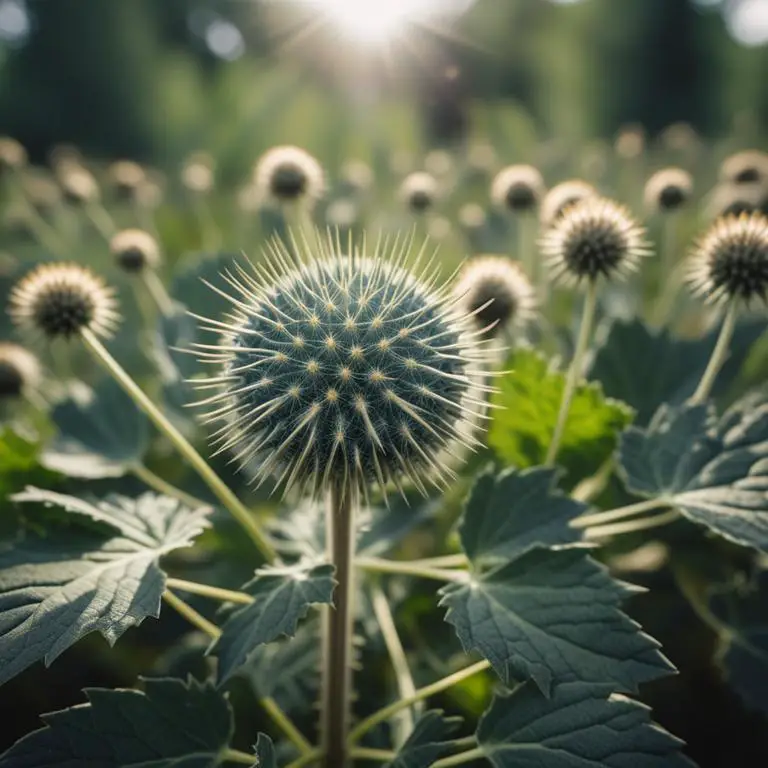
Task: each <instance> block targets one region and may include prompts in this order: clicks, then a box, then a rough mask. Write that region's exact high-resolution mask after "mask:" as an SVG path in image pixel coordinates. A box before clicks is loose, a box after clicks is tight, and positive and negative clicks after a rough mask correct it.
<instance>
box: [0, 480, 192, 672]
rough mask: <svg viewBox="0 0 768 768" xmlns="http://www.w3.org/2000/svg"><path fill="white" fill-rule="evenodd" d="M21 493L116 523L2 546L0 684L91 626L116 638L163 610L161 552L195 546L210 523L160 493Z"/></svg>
mask: <svg viewBox="0 0 768 768" xmlns="http://www.w3.org/2000/svg"><path fill="white" fill-rule="evenodd" d="M13 500H14V501H19V502H39V503H42V504H44V505H55V506H59V507H63V508H64V509H66V510H67V511H68V512H71V513H74V514H75V516H78V517H79V516H80V515H82V516H84V517H85V518H88V519H90V520H93V521H96V522H97V523H102V524H105V525H106V526H109V528H112V529H113V532H107V533H102V532H101V531H100V530H94V529H93V527H91V529H90V530H86V529H84V530H78V529H75V530H72V529H68V530H65V531H63V532H57V533H56V534H55V535H51V536H49V537H40V536H28V537H27V538H24V539H21V540H19V541H15V542H10V543H8V542H7V543H6V544H5V546H4V547H3V548H2V549H0V683H4V682H5V681H7V680H9V679H10V678H12V677H13V676H14V675H17V674H18V673H19V672H21V671H22V670H24V669H26V668H27V667H28V666H30V664H33V663H34V662H35V661H38V660H40V659H44V660H45V663H46V665H49V664H51V662H53V660H54V659H56V657H57V656H59V655H60V654H61V653H62V652H63V651H65V650H66V649H67V648H68V647H69V646H71V645H72V644H73V643H75V642H77V641H78V640H79V639H80V638H81V637H83V636H85V635H86V634H88V633H89V632H96V631H98V632H101V634H102V635H103V636H104V637H105V638H106V639H107V640H108V641H109V643H110V644H113V643H114V642H115V641H116V640H117V639H118V638H119V637H120V636H121V635H122V634H123V632H125V631H126V630H127V629H128V628H129V627H132V626H135V625H137V624H140V623H141V622H142V621H143V619H144V618H146V617H147V616H153V617H157V616H159V614H160V598H161V596H162V594H163V590H164V589H165V574H164V573H163V572H162V571H161V570H160V568H159V566H158V560H159V558H160V557H161V556H162V555H164V554H166V553H168V552H171V551H172V550H174V549H178V548H180V547H186V546H189V544H191V542H192V540H193V539H194V538H195V536H197V535H198V534H199V533H201V532H202V530H203V529H204V528H205V527H206V521H205V510H198V511H195V512H192V511H190V510H189V509H187V508H186V507H183V506H182V505H181V503H180V502H179V501H177V500H176V499H171V498H169V497H167V496H157V495H155V494H153V493H146V494H144V495H143V496H140V497H139V498H137V499H129V498H126V497H124V496H109V497H107V498H106V499H103V500H100V501H89V500H87V499H83V498H78V497H75V496H64V495H62V494H59V493H52V492H50V491H43V490H39V489H36V488H30V489H28V490H27V491H26V492H24V493H20V494H17V495H16V496H14V497H13ZM75 519H76V518H75Z"/></svg>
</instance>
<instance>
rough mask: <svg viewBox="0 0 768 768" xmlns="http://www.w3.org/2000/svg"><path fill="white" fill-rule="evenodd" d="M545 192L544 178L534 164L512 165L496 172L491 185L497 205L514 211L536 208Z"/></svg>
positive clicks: (492, 195) (526, 210) (492, 196)
mask: <svg viewBox="0 0 768 768" xmlns="http://www.w3.org/2000/svg"><path fill="white" fill-rule="evenodd" d="M544 193H545V188H544V179H543V178H542V177H541V174H540V173H539V171H538V170H537V169H536V168H534V167H533V166H532V165H510V166H508V167H506V168H504V169H503V170H502V171H499V173H497V174H496V178H495V179H494V180H493V184H492V185H491V199H492V200H493V202H494V204H495V205H496V207H497V208H501V209H502V210H507V211H511V212H512V213H527V212H529V211H532V210H534V209H535V208H537V207H538V205H539V203H540V202H541V199H542V197H543V196H544Z"/></svg>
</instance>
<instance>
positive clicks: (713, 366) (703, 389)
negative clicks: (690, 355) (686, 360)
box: [689, 300, 739, 405]
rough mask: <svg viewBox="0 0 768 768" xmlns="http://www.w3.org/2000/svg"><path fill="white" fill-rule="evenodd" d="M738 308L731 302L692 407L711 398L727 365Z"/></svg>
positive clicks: (734, 302)
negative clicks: (714, 387)
mask: <svg viewBox="0 0 768 768" xmlns="http://www.w3.org/2000/svg"><path fill="white" fill-rule="evenodd" d="M738 308H739V307H738V303H737V302H736V301H734V300H731V303H730V304H729V305H728V309H727V311H726V313H725V318H724V319H723V325H722V327H721V328H720V335H719V336H718V337H717V343H716V344H715V348H714V349H713V350H712V357H710V358H709V363H708V364H707V370H706V371H704V375H703V376H702V377H701V381H700V382H699V386H698V387H697V388H696V391H695V392H694V393H693V397H691V399H690V401H689V402H690V403H691V404H692V405H699V404H701V403H703V402H704V401H705V400H706V399H707V398H708V397H709V394H710V392H711V391H712V387H713V386H714V384H715V379H716V378H717V374H718V373H720V369H721V368H722V367H723V363H725V361H726V359H727V358H728V347H729V345H730V343H731V338H732V337H733V330H734V328H735V327H736V315H737V313H738Z"/></svg>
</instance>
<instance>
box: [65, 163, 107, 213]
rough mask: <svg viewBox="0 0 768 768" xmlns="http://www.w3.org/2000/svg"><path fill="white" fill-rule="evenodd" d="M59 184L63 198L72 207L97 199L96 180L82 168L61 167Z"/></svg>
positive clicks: (97, 186) (72, 166) (74, 166)
mask: <svg viewBox="0 0 768 768" xmlns="http://www.w3.org/2000/svg"><path fill="white" fill-rule="evenodd" d="M59 183H60V184H61V188H62V190H63V192H64V198H65V199H66V200H67V202H70V203H72V204H74V205H83V204H84V203H88V202H91V201H93V200H96V199H98V197H99V185H98V184H97V183H96V179H95V178H94V177H93V174H92V173H91V172H90V171H89V170H88V169H86V168H83V167H82V166H77V165H66V166H62V167H61V169H60V173H59Z"/></svg>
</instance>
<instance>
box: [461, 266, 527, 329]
mask: <svg viewBox="0 0 768 768" xmlns="http://www.w3.org/2000/svg"><path fill="white" fill-rule="evenodd" d="M453 294H454V296H456V297H457V299H458V301H459V306H460V307H462V309H463V310H464V311H465V312H466V314H467V315H469V316H470V317H471V318H472V320H473V322H474V323H475V325H476V326H477V328H479V329H480V331H481V333H482V335H483V337H485V338H491V337H494V336H499V335H500V334H501V333H502V332H503V331H504V330H505V329H507V328H524V327H525V326H526V325H527V324H528V323H529V322H530V321H531V320H532V319H533V317H534V315H535V312H536V305H537V302H536V292H535V291H534V289H533V286H532V285H531V284H530V282H529V281H528V278H527V277H526V276H525V273H524V272H523V270H522V269H521V268H520V266H519V265H518V264H517V263H515V262H513V261H510V260H509V259H507V258H504V257H503V256H478V257H476V258H474V259H472V260H471V261H469V262H467V263H466V265H465V266H464V268H463V269H462V270H461V272H460V273H459V275H458V278H457V280H456V284H455V285H454V288H453Z"/></svg>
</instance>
